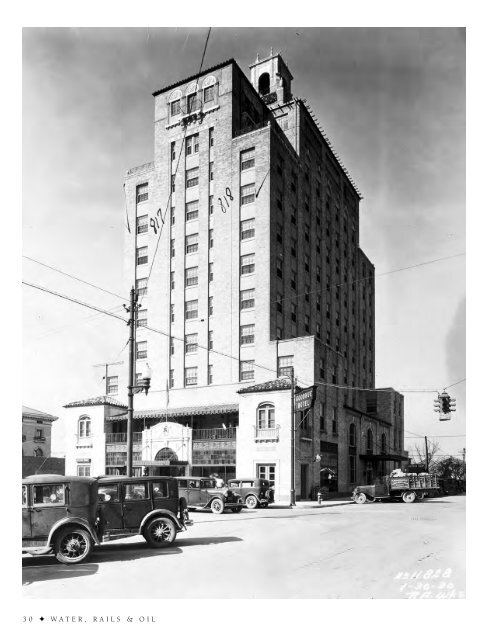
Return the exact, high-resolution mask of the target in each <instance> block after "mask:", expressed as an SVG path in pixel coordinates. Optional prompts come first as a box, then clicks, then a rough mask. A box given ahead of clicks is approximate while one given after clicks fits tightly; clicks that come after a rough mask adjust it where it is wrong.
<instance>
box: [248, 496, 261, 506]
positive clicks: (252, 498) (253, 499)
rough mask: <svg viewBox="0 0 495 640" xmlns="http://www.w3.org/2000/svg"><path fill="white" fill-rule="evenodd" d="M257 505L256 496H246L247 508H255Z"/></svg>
mask: <svg viewBox="0 0 495 640" xmlns="http://www.w3.org/2000/svg"><path fill="white" fill-rule="evenodd" d="M257 506H258V500H257V498H256V496H247V497H246V507H247V508H248V509H256V507H257Z"/></svg>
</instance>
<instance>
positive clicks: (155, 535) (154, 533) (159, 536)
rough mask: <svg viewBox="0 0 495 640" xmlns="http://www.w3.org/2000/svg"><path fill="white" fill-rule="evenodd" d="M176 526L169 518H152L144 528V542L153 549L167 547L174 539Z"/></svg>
mask: <svg viewBox="0 0 495 640" xmlns="http://www.w3.org/2000/svg"><path fill="white" fill-rule="evenodd" d="M176 535H177V528H176V526H175V522H174V521H173V520H171V519H170V518H166V517H160V518H153V520H151V521H150V522H148V523H147V525H146V527H145V529H144V537H145V538H146V542H147V543H148V544H149V545H150V546H151V547H154V548H155V549H158V548H160V547H168V546H169V545H170V544H172V542H173V541H174V540H175V536H176Z"/></svg>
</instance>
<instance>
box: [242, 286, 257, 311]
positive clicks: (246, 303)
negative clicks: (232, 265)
mask: <svg viewBox="0 0 495 640" xmlns="http://www.w3.org/2000/svg"><path fill="white" fill-rule="evenodd" d="M253 307H254V289H244V291H241V309H253Z"/></svg>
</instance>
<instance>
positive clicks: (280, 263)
mask: <svg viewBox="0 0 495 640" xmlns="http://www.w3.org/2000/svg"><path fill="white" fill-rule="evenodd" d="M275 265H276V271H277V276H278V277H279V278H281V277H282V276H283V274H284V261H283V260H282V258H277V259H276V261H275Z"/></svg>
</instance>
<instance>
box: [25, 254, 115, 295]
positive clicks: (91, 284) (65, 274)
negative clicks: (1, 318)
mask: <svg viewBox="0 0 495 640" xmlns="http://www.w3.org/2000/svg"><path fill="white" fill-rule="evenodd" d="M22 257H23V258H25V259H26V260H30V261H31V262H35V263H36V264H40V265H41V266H42V267H46V268H47V269H51V270H52V271H56V272H57V273H61V274H62V275H64V276H67V277H68V278H72V279H73V280H77V281H78V282H82V283H83V284H87V285H88V286H90V287H93V288H94V289H99V290H100V291H103V292H104V293H109V294H110V295H111V296H116V297H117V298H120V299H121V300H127V298H124V297H123V296H121V295H119V294H118V293H114V292H113V291H109V290H108V289H104V288H103V287H99V286H98V285H96V284H93V283H92V282H88V281H87V280H83V279H82V278H78V277H77V276H73V275H71V274H70V273H67V272H66V271H62V269H57V268H56V267H52V266H51V265H49V264H46V263H44V262H40V261H39V260H35V259H34V258H30V257H29V256H24V255H23V256H22Z"/></svg>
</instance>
